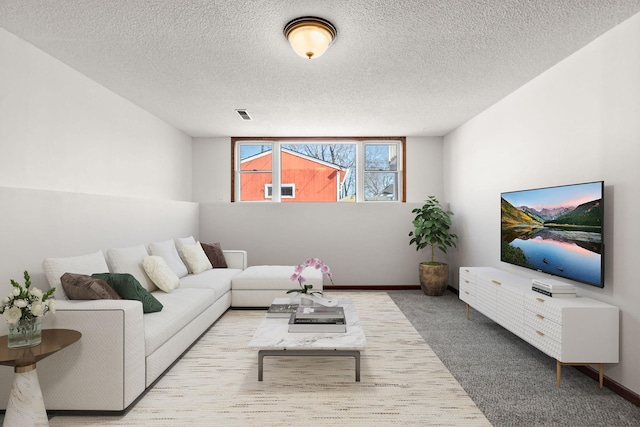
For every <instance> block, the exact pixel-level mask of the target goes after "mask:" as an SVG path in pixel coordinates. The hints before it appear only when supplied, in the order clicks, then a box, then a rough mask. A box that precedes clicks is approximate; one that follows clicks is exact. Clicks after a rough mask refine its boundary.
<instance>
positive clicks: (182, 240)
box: [176, 236, 196, 273]
mask: <svg viewBox="0 0 640 427" xmlns="http://www.w3.org/2000/svg"><path fill="white" fill-rule="evenodd" d="M195 244H196V239H194V238H193V236H189V237H178V238H177V239H176V249H177V250H178V255H180V258H181V259H182V261H183V262H184V264H185V265H186V266H187V268H189V264H187V260H186V259H184V255H182V247H183V246H184V245H195ZM189 273H191V270H189Z"/></svg>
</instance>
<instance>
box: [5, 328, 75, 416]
mask: <svg viewBox="0 0 640 427" xmlns="http://www.w3.org/2000/svg"><path fill="white" fill-rule="evenodd" d="M81 336H82V334H81V333H80V332H78V331H74V330H71V329H44V330H43V331H42V342H41V343H40V344H38V345H34V346H31V347H21V348H9V346H8V344H7V340H8V337H7V336H6V335H4V336H2V337H0V365H6V366H13V367H14V372H15V373H16V374H15V376H14V378H13V385H12V386H11V395H10V396H9V403H8V404H7V410H6V412H5V416H4V426H5V427H13V426H20V427H22V426H48V425H49V420H48V418H47V411H46V409H45V407H44V401H43V399H42V391H41V390H40V383H39V382H38V374H37V373H36V362H38V361H39V360H42V359H44V358H45V357H47V356H50V355H52V354H53V353H55V352H57V351H59V350H62V349H63V348H65V347H68V346H70V345H71V344H73V343H74V342H76V341H78V340H79V339H80V337H81Z"/></svg>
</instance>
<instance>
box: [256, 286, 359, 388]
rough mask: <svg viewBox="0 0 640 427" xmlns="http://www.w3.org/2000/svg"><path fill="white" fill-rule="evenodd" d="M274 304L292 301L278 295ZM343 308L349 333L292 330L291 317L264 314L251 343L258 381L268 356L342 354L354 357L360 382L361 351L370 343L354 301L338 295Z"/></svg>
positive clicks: (260, 378)
mask: <svg viewBox="0 0 640 427" xmlns="http://www.w3.org/2000/svg"><path fill="white" fill-rule="evenodd" d="M273 303H274V304H290V303H291V299H290V298H276V299H275V300H274V301H273ZM338 305H339V306H342V307H344V315H345V320H346V322H347V332H344V333H307V332H304V333H301V332H296V333H290V332H289V319H286V318H284V319H283V318H268V317H266V315H265V317H264V319H262V322H261V323H260V325H259V326H258V329H257V330H256V332H255V333H254V335H253V339H252V340H251V342H249V348H254V349H258V381H262V378H263V370H264V358H265V357H266V356H339V357H353V358H354V359H355V365H356V366H355V368H356V381H360V351H361V350H363V349H364V348H365V347H366V345H367V340H366V338H365V336H364V331H363V330H362V326H361V325H360V319H359V318H358V313H356V309H355V306H354V305H353V301H351V299H350V298H339V299H338Z"/></svg>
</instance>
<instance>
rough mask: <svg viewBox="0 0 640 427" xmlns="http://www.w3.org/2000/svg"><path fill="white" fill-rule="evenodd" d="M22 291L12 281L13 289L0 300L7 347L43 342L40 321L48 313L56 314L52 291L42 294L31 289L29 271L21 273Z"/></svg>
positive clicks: (36, 289) (38, 290)
mask: <svg viewBox="0 0 640 427" xmlns="http://www.w3.org/2000/svg"><path fill="white" fill-rule="evenodd" d="M24 281H25V284H24V288H23V287H22V286H21V285H20V284H19V283H18V282H16V281H15V280H13V279H12V280H11V285H13V290H12V291H11V293H9V295H8V296H7V297H6V298H4V299H3V300H1V301H0V313H2V314H3V316H4V318H5V319H6V321H7V323H8V329H9V338H8V345H9V348H19V347H30V346H33V345H38V344H40V342H41V341H42V329H41V325H40V321H41V320H42V317H43V316H44V315H45V313H47V312H48V311H51V312H52V313H55V310H56V308H55V300H54V299H53V297H52V295H53V293H54V292H55V291H56V289H55V288H52V289H49V290H48V291H47V292H44V293H43V292H42V291H41V290H40V289H38V288H31V277H30V276H29V272H27V271H25V272H24Z"/></svg>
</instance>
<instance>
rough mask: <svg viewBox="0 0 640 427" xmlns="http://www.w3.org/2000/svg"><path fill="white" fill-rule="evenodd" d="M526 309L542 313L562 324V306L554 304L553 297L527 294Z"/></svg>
mask: <svg viewBox="0 0 640 427" xmlns="http://www.w3.org/2000/svg"><path fill="white" fill-rule="evenodd" d="M524 304H525V305H524V307H525V309H527V310H529V311H531V312H533V313H537V314H540V315H542V316H544V317H545V318H546V319H549V320H551V321H553V322H556V323H558V324H562V307H561V306H558V305H556V304H554V302H553V301H551V297H546V296H544V295H542V294H540V296H531V295H527V296H526V297H525V302H524Z"/></svg>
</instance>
